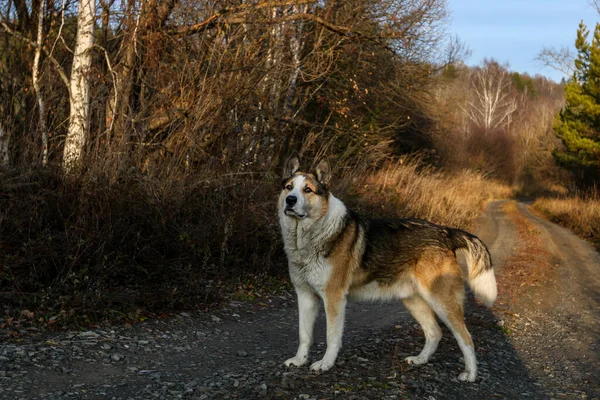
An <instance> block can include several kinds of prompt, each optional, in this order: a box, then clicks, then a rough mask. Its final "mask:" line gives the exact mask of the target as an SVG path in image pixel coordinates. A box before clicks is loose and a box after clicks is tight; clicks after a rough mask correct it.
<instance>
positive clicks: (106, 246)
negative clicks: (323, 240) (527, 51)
mask: <svg viewBox="0 0 600 400" xmlns="http://www.w3.org/2000/svg"><path fill="white" fill-rule="evenodd" d="M449 19H450V15H449V10H448V5H447V4H446V2H445V1H444V0H349V1H336V0H320V1H317V0H251V1H246V0H224V1H208V0H143V1H136V0H99V1H98V2H95V1H94V0H78V1H74V0H31V1H26V0H2V1H1V2H0V302H1V303H2V304H3V307H4V310H3V311H4V312H5V313H8V314H10V313H11V312H13V311H12V310H23V309H28V310H35V311H36V312H37V313H38V315H47V316H50V315H60V317H59V318H58V319H55V321H58V322H59V323H58V325H60V324H63V323H64V324H72V323H76V324H85V323H89V321H96V320H99V319H104V318H109V319H125V320H129V319H136V318H140V315H145V313H151V312H162V311H164V310H173V309H197V308H203V307H208V306H210V305H211V304H214V303H216V302H219V301H221V300H223V299H224V298H226V297H228V296H238V297H241V298H245V297H248V296H249V297H255V296H260V295H261V293H263V292H269V291H274V290H277V288H278V287H281V286H282V285H283V286H285V285H287V284H288V283H287V281H286V275H287V266H286V261H285V255H284V253H283V249H282V244H281V239H280V233H279V228H278V222H277V216H276V199H277V196H278V193H279V190H280V187H279V185H280V180H281V178H282V177H281V171H282V168H283V163H284V161H285V159H286V157H287V156H288V155H289V154H290V153H291V152H293V151H297V152H298V153H299V154H300V156H301V158H302V159H303V161H304V162H305V163H306V168H310V166H311V165H314V164H315V163H316V162H318V160H321V159H323V158H325V159H328V160H329V161H330V163H331V164H332V165H334V166H335V168H334V179H333V182H332V190H333V192H335V193H336V195H337V196H338V197H340V198H343V199H344V200H345V201H346V202H348V203H349V204H350V205H352V207H354V208H356V209H358V210H360V211H361V212H363V213H365V214H367V215H374V216H393V217H418V218H425V219H428V220H431V221H434V222H436V223H441V224H444V225H449V226H456V227H462V228H470V227H472V224H473V223H474V221H475V219H476V218H477V216H478V215H479V214H480V213H481V210H482V208H483V207H484V205H485V203H486V201H488V200H490V199H497V198H509V197H511V196H515V197H520V198H529V199H532V200H535V204H534V207H535V208H537V209H538V210H540V212H543V213H545V214H547V215H548V216H550V218H552V219H553V220H555V221H558V222H560V223H562V224H565V225H567V226H569V227H570V228H572V229H573V230H575V231H576V232H578V233H579V234H580V235H582V236H583V237H585V238H588V239H591V240H595V241H596V243H597V244H600V239H599V238H600V231H599V227H600V197H599V196H600V195H599V193H598V189H596V187H597V186H595V185H596V184H597V183H598V180H599V176H600V174H599V171H600V28H599V27H596V28H595V29H593V30H592V33H591V35H590V32H589V31H588V27H586V26H584V25H583V24H582V25H580V27H579V29H578V30H577V27H573V32H575V31H576V30H577V41H576V43H575V45H576V49H577V54H575V55H573V59H572V60H571V59H569V58H568V57H561V56H564V54H560V52H559V51H558V50H554V49H547V50H545V52H542V53H540V55H539V57H540V60H541V62H543V61H546V62H548V63H553V62H554V63H555V66H556V67H557V68H560V66H561V64H560V62H563V63H565V65H566V66H567V67H568V68H569V69H568V73H569V75H568V76H566V77H565V79H564V80H563V81H562V82H554V81H553V80H550V79H548V78H546V77H544V76H541V75H535V76H532V75H529V74H527V73H523V72H518V71H513V70H511V68H510V66H509V65H507V64H504V63H503V62H502V61H498V60H495V59H491V58H490V59H485V60H483V61H480V60H474V61H475V62H479V64H478V65H475V66H472V65H471V66H469V65H468V64H467V63H466V62H467V60H468V59H469V55H470V50H469V46H468V43H464V42H463V41H462V40H461V39H460V38H458V37H455V36H452V35H451V34H450V33H449V31H448V21H449ZM590 28H593V27H590ZM535 56H536V55H535V54H532V58H533V57H535ZM553 57H555V58H554V59H553ZM557 59H558V61H559V62H557ZM471 61H473V60H471Z"/></svg>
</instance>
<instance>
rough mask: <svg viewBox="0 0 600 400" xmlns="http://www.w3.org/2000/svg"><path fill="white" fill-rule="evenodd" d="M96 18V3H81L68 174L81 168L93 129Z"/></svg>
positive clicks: (66, 159)
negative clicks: (86, 144) (91, 118)
mask: <svg viewBox="0 0 600 400" xmlns="http://www.w3.org/2000/svg"><path fill="white" fill-rule="evenodd" d="M95 17H96V3H95V0H79V16H78V17H77V42H76V44H75V54H74V56H73V68H72V70H71V98H70V101H71V112H70V119H69V132H68V133H67V139H66V141H65V150H64V155H63V168H64V169H65V170H66V171H67V172H68V171H71V170H73V169H74V168H75V167H78V164H79V162H80V159H81V154H82V152H83V147H84V146H85V139H86V134H87V132H88V130H89V120H90V119H89V110H90V93H89V88H90V70H91V65H92V47H93V45H94V25H95Z"/></svg>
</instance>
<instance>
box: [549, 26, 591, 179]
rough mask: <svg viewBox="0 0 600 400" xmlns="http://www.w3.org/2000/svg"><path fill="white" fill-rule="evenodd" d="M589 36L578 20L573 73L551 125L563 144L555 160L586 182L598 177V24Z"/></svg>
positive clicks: (556, 153)
mask: <svg viewBox="0 0 600 400" xmlns="http://www.w3.org/2000/svg"><path fill="white" fill-rule="evenodd" d="M588 36H589V31H588V29H587V27H586V26H585V25H584V24H583V22H582V23H580V24H579V29H578V30H577V39H576V41H575V47H576V49H577V58H576V60H575V73H574V74H573V76H572V78H571V79H570V80H569V82H568V83H567V85H566V86H565V100H566V104H565V107H564V108H563V109H562V110H561V111H560V113H559V114H558V116H557V118H556V123H555V125H554V129H555V130H556V133H557V134H558V136H559V137H560V138H561V139H562V141H563V143H564V145H565V149H564V150H563V151H556V152H555V157H556V159H557V160H558V162H559V163H560V164H561V165H563V166H565V167H567V168H569V169H571V170H572V171H574V172H575V173H576V176H577V177H578V178H579V179H580V180H581V182H582V183H585V184H587V183H592V182H593V181H596V182H597V181H599V180H600V177H599V175H598V173H599V172H600V24H597V25H596V28H595V30H594V34H593V37H592V40H591V41H589V40H588Z"/></svg>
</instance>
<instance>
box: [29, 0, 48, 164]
mask: <svg viewBox="0 0 600 400" xmlns="http://www.w3.org/2000/svg"><path fill="white" fill-rule="evenodd" d="M45 3H46V1H45V0H41V1H40V8H39V10H38V21H37V22H38V24H37V38H36V41H35V43H36V48H35V56H34V58H33V71H32V80H33V90H34V91H35V95H36V98H37V103H38V131H39V132H40V133H41V137H42V165H44V166H45V165H46V164H47V163H48V132H47V130H46V108H45V105H44V98H43V97H42V92H41V91H40V58H41V56H42V44H43V43H42V41H43V34H44V5H45Z"/></svg>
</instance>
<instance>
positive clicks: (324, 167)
mask: <svg viewBox="0 0 600 400" xmlns="http://www.w3.org/2000/svg"><path fill="white" fill-rule="evenodd" d="M315 176H316V177H317V180H318V181H319V182H321V183H322V184H323V185H325V186H327V185H329V181H330V180H331V167H329V163H328V162H327V160H325V159H323V160H321V161H319V163H318V164H317V167H316V168H315Z"/></svg>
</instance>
